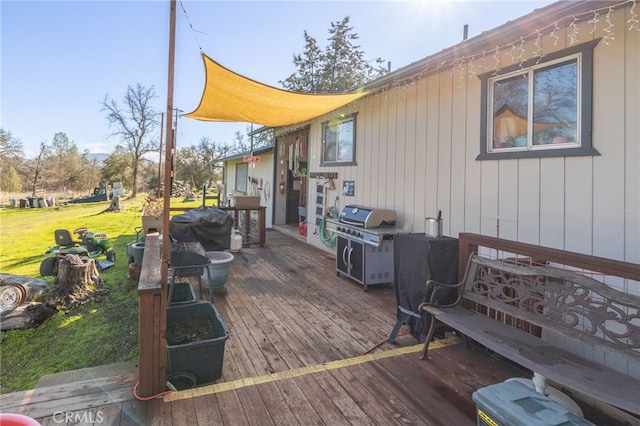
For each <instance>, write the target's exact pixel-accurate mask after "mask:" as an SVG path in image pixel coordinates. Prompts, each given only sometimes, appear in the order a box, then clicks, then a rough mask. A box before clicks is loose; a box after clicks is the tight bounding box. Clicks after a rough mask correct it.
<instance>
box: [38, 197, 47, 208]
mask: <svg viewBox="0 0 640 426" xmlns="http://www.w3.org/2000/svg"><path fill="white" fill-rule="evenodd" d="M38 207H47V202H46V200H45V199H44V198H38Z"/></svg>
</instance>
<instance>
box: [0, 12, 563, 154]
mask: <svg viewBox="0 0 640 426" xmlns="http://www.w3.org/2000/svg"><path fill="white" fill-rule="evenodd" d="M550 3H552V1H525V0H523V1H520V0H503V1H496V0H467V1H462V0H460V1H452V0H422V1H402V0H386V1H312V0H308V1H214V0H183V1H180V0H178V10H177V20H176V53H175V55H176V56H175V82H174V99H173V104H174V107H176V108H178V109H180V110H181V111H183V112H184V113H188V112H191V111H193V110H194V109H196V107H197V106H198V103H199V101H200V97H201V95H202V91H203V88H204V77H205V75H204V65H203V61H202V58H201V52H202V53H204V54H206V55H207V56H209V57H211V58H212V59H214V60H215V61H217V62H218V63H220V64H221V65H223V66H224V67H226V68H229V69H231V70H232V71H235V72H236V73H239V74H242V75H244V76H246V77H249V78H252V79H254V80H257V81H259V82H262V83H265V84H268V85H271V86H275V87H281V85H280V83H279V81H281V80H285V79H286V78H287V77H288V76H289V75H291V74H292V73H294V72H295V67H294V65H293V55H294V54H299V53H303V52H304V31H307V33H308V34H309V35H310V36H312V37H314V38H315V39H316V41H317V42H318V44H319V46H320V47H321V48H324V46H326V39H327V37H328V36H329V33H328V29H329V28H330V27H331V23H332V22H338V21H341V20H342V19H343V18H344V17H345V16H349V17H350V25H351V26H352V27H353V31H354V32H355V33H357V34H358V36H359V39H358V40H357V44H358V45H359V46H360V49H361V50H362V51H363V52H364V54H365V58H367V59H375V58H377V57H380V58H382V59H384V60H385V61H388V62H390V63H391V70H392V71H394V70H396V69H398V68H402V67H404V66H407V65H409V64H411V63H413V62H416V61H418V60H420V59H423V58H425V57H427V56H429V55H432V54H434V53H437V52H439V51H441V50H443V49H445V48H448V47H450V46H452V45H454V44H456V43H458V42H460V41H461V40H462V37H463V28H464V25H468V26H469V30H468V31H469V37H473V36H476V35H479V34H481V33H482V32H484V31H487V30H490V29H492V28H495V27H496V26H499V25H501V24H504V23H505V22H507V21H510V20H513V19H516V18H518V17H520V16H522V15H525V14H527V13H529V12H532V11H533V10H535V9H538V8H541V7H543V6H546V5H548V4H550ZM169 5H170V3H169V1H168V0H163V1H161V0H142V1H93V0H84V1H48V0H44V1H28V0H18V1H12V0H0V127H1V128H3V129H4V130H5V131H9V132H11V134H12V135H13V137H14V138H16V139H19V140H20V141H21V142H22V145H23V150H24V152H25V156H26V157H27V158H32V157H33V155H34V154H35V152H36V151H37V148H38V146H39V145H40V143H41V142H46V143H51V141H52V140H53V137H54V135H55V134H56V133H58V132H64V133H65V134H66V135H67V136H68V137H69V139H70V140H71V141H73V142H74V143H75V144H76V145H77V146H78V148H79V150H80V152H83V151H85V150H88V151H89V152H92V153H110V152H112V151H113V148H114V146H115V145H116V144H118V143H119V142H120V140H119V139H118V137H116V136H111V133H112V132H113V128H110V127H109V123H108V121H107V118H106V113H105V112H104V111H101V102H102V101H103V99H104V98H105V96H108V97H110V98H113V99H115V100H116V101H118V102H119V103H120V104H121V105H122V98H123V97H124V95H125V93H126V91H127V88H128V87H129V86H132V87H135V86H136V85H137V84H141V85H142V86H144V87H147V88H149V87H152V86H153V87H154V89H155V91H156V94H157V98H156V99H155V100H154V107H155V108H156V110H157V111H159V112H164V111H166V105H167V76H168V55H169ZM248 126H249V124H248V123H212V122H203V121H197V120H193V119H190V118H185V117H181V118H179V119H178V125H177V145H178V148H180V147H184V146H189V145H196V144H197V143H198V142H199V141H200V139H201V138H202V137H208V138H209V139H210V140H211V141H214V142H217V143H220V144H231V143H232V141H233V139H234V137H235V134H236V132H238V131H239V132H241V133H242V134H245V133H246V130H247V128H248ZM256 128H257V126H256ZM155 138H156V139H158V138H159V133H158V134H157V135H155ZM245 140H246V136H245Z"/></svg>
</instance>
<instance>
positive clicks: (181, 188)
mask: <svg viewBox="0 0 640 426" xmlns="http://www.w3.org/2000/svg"><path fill="white" fill-rule="evenodd" d="M157 192H158V191H157V188H154V189H152V190H150V191H149V195H151V196H155V197H163V196H164V184H163V185H160V194H157ZM171 196H172V197H190V198H198V196H197V195H196V194H194V193H193V191H192V190H191V187H190V186H189V185H187V184H185V183H183V182H177V181H176V182H173V186H172V188H171Z"/></svg>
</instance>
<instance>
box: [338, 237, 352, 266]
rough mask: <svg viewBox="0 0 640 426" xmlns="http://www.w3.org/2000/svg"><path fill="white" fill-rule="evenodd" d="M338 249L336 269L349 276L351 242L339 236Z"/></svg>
mask: <svg viewBox="0 0 640 426" xmlns="http://www.w3.org/2000/svg"><path fill="white" fill-rule="evenodd" d="M337 247H338V248H337V251H336V269H337V270H338V271H339V272H342V273H343V274H346V275H349V263H348V262H349V258H348V256H349V240H348V239H346V238H345V237H342V236H340V235H338V245H337Z"/></svg>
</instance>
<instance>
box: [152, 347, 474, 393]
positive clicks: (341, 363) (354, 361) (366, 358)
mask: <svg viewBox="0 0 640 426" xmlns="http://www.w3.org/2000/svg"><path fill="white" fill-rule="evenodd" d="M460 342H462V340H461V339H460V338H458V337H451V338H448V339H443V340H437V341H434V342H431V344H430V345H429V351H432V350H437V349H439V348H444V347H446V346H451V345H455V344H458V343H460ZM422 346H423V345H422V344H418V345H413V346H406V347H402V348H394V349H391V350H388V351H383V352H376V353H373V354H367V355H361V356H357V357H353V358H347V359H339V360H336V361H330V362H327V363H324V364H318V365H312V366H309V367H301V368H296V369H293V370H288V371H280V372H277V373H272V374H267V375H264V376H258V377H247V378H244V379H238V380H233V381H231V382H222V383H214V384H211V385H206V386H200V387H197V388H194V389H187V390H183V391H178V392H172V393H170V394H167V395H165V396H164V397H163V398H164V401H165V402H170V401H178V400H181V399H189V398H194V397H196V396H202V395H211V394H214V393H219V392H226V391H230V390H235V389H240V388H244V387H247V386H254V385H259V384H262V383H270V382H276V381H279V380H284V379H292V378H294V377H298V376H303V375H305V374H313V373H321V372H324V371H329V370H335V369H338V368H344V367H349V366H351V365H358V364H364V363H366V362H371V361H376V360H379V359H384V358H391V357H394V356H398V355H404V354H410V353H415V352H419V351H421V350H422Z"/></svg>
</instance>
